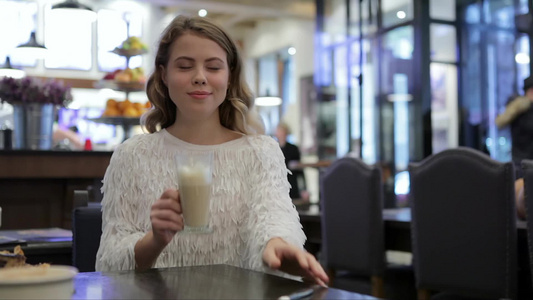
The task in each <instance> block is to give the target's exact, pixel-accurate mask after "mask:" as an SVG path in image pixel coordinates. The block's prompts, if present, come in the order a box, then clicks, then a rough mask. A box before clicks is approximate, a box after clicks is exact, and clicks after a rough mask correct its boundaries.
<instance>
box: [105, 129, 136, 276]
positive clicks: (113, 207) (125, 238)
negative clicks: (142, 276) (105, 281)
mask: <svg viewBox="0 0 533 300" xmlns="http://www.w3.org/2000/svg"><path fill="white" fill-rule="evenodd" d="M136 140H137V139H136V138H135V137H132V138H130V140H128V141H126V142H125V143H124V144H122V145H121V146H119V147H118V148H117V149H116V150H115V152H114V153H113V156H112V157H111V161H110V163H109V166H108V168H107V170H106V173H105V176H104V180H103V186H102V192H103V194H104V197H103V199H102V236H101V238H100V248H99V249H98V253H97V255H96V271H116V270H130V269H135V254H134V247H135V244H136V243H137V241H138V240H139V239H140V238H142V237H143V236H144V234H145V233H144V231H143V230H142V229H141V228H140V226H141V224H142V223H143V222H139V221H140V220H138V218H139V217H138V214H137V213H136V212H137V211H138V208H139V207H138V206H139V201H140V199H139V198H140V195H139V193H138V192H137V190H138V189H137V188H136V187H135V185H136V184H135V182H136V181H137V180H139V178H138V177H139V170H136V166H138V165H139V162H140V161H141V160H140V158H139V157H138V155H135V152H134V151H135V147H134V144H135V141H136Z"/></svg>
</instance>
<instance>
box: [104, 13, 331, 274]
mask: <svg viewBox="0 0 533 300" xmlns="http://www.w3.org/2000/svg"><path fill="white" fill-rule="evenodd" d="M147 94H148V98H149V100H150V102H151V103H152V106H153V108H152V110H151V111H150V112H149V113H147V115H145V116H144V118H143V124H144V125H145V127H146V128H147V130H148V132H149V134H143V135H137V136H134V137H132V138H130V139H128V140H127V141H125V142H124V143H123V144H122V145H121V146H120V147H118V148H117V149H116V150H115V152H114V153H113V157H112V158H111V162H110V165H109V167H108V169H107V171H106V174H105V178H104V185H103V188H102V191H103V193H104V198H103V200H102V207H103V232H102V238H101V243H100V249H99V250H98V255H97V262H96V270H97V271H106V270H123V269H133V268H137V269H147V268H151V267H156V268H158V267H173V266H190V265H206V264H230V265H235V266H239V267H243V268H249V269H254V270H261V271H266V272H279V271H283V272H285V273H289V274H292V275H296V276H302V277H304V279H308V280H313V281H315V282H317V283H319V284H324V283H327V282H328V277H327V275H326V274H325V272H324V270H323V269H322V267H321V266H320V264H319V263H318V262H317V261H316V260H315V258H314V257H313V256H312V255H310V254H309V253H307V252H305V250H303V244H304V242H305V235H304V233H303V231H302V228H301V225H300V222H299V219H298V213H297V211H296V210H295V208H294V206H293V205H292V202H291V199H290V197H289V183H288V181H287V168H286V167H285V163H284V157H283V154H282V153H281V150H280V148H279V146H278V144H277V143H276V141H274V140H273V139H272V138H270V137H267V136H265V135H263V134H261V133H262V132H263V129H262V125H261V122H260V120H259V119H258V117H257V115H256V114H253V113H252V106H253V98H252V95H251V93H250V92H249V89H248V87H247V86H246V84H245V82H244V78H243V75H242V61H241V57H240V56H239V52H238V50H237V48H236V46H235V43H234V42H233V41H232V40H231V39H230V37H229V36H228V34H227V33H225V32H224V30H222V29H221V28H220V27H218V26H216V25H214V24H213V23H211V22H209V21H207V20H205V19H203V18H188V17H184V16H179V17H176V18H175V19H174V20H173V21H172V22H171V24H170V25H169V26H168V27H167V28H166V29H165V30H164V32H163V34H162V37H161V40H160V43H159V48H158V51H157V54H156V59H155V70H154V73H153V74H152V75H151V77H150V79H149V80H148V84H147ZM184 151H188V152H189V151H193V152H207V151H211V152H213V153H214V167H213V169H214V173H213V187H212V192H211V193H212V194H211V196H212V200H211V204H210V214H211V217H210V226H211V228H212V231H213V232H212V233H208V234H190V233H186V234H184V233H183V232H182V230H183V228H184V223H183V217H182V210H181V203H180V192H179V187H178V186H177V176H176V173H177V171H176V167H175V161H174V157H175V155H176V154H177V153H180V152H184ZM277 270H279V271H277Z"/></svg>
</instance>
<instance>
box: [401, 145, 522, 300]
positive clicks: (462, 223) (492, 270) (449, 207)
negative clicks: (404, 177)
mask: <svg viewBox="0 0 533 300" xmlns="http://www.w3.org/2000/svg"><path fill="white" fill-rule="evenodd" d="M409 171H410V177H411V193H410V197H411V199H410V200H411V207H412V223H411V231H412V245H413V256H414V257H413V259H414V267H415V277H416V284H417V288H419V289H427V290H438V291H446V292H449V293H454V294H458V295H464V296H474V297H475V296H477V297H485V296H491V297H492V298H493V299H494V298H508V299H515V296H516V289H517V288H516V272H517V271H516V270H517V266H516V264H517V261H516V259H517V254H516V251H517V250H516V210H515V202H514V167H513V165H512V163H510V162H509V163H501V162H498V161H495V160H492V159H491V158H490V157H489V156H488V155H486V154H484V153H481V152H479V151H477V150H474V149H471V148H465V147H459V148H455V149H448V150H444V151H442V152H439V153H437V154H434V155H431V156H430V157H428V158H426V159H425V160H423V161H421V162H420V163H411V164H409Z"/></svg>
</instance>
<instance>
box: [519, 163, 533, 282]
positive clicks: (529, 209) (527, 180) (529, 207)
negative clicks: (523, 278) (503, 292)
mask: <svg viewBox="0 0 533 300" xmlns="http://www.w3.org/2000/svg"><path fill="white" fill-rule="evenodd" d="M521 165H522V175H523V176H524V177H523V178H524V201H525V204H526V216H527V217H526V222H527V240H528V244H529V248H528V249H529V266H530V269H531V273H530V274H533V160H529V159H525V160H522V162H521ZM531 279H532V284H533V276H531Z"/></svg>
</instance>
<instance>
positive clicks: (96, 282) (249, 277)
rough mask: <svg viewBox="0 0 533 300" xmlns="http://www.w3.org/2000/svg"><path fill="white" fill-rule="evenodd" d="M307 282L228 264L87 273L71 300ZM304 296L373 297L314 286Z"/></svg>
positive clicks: (226, 294) (202, 294)
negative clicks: (311, 290)
mask: <svg viewBox="0 0 533 300" xmlns="http://www.w3.org/2000/svg"><path fill="white" fill-rule="evenodd" d="M310 287H312V286H311V285H310V284H307V283H303V282H300V281H295V280H291V279H286V278H282V277H278V276H274V275H270V274H265V273H261V272H256V271H251V270H247V269H242V268H237V267H233V266H228V265H210V266H196V267H180V268H167V269H151V270H147V271H133V270H132V271H121V272H102V273H100V272H88V273H79V274H78V275H76V277H75V278H74V289H75V293H74V296H73V299H278V298H279V297H281V296H283V295H288V294H291V293H294V292H297V291H301V290H303V289H307V288H310ZM305 299H377V298H374V297H372V296H367V295H361V294H357V293H352V292H348V291H343V290H338V289H333V288H317V289H316V290H315V291H314V293H313V294H312V296H311V297H308V298H305Z"/></svg>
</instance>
